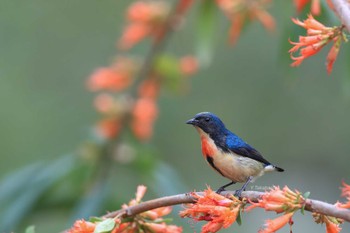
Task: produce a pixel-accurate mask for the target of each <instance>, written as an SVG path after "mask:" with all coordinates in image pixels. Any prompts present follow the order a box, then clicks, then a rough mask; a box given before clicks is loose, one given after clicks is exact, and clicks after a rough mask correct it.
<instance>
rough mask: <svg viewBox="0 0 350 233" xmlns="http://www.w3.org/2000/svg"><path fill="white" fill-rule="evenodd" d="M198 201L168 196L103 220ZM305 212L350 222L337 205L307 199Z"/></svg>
mask: <svg viewBox="0 0 350 233" xmlns="http://www.w3.org/2000/svg"><path fill="white" fill-rule="evenodd" d="M197 194H199V195H203V193H202V192H197ZM229 194H230V195H233V194H234V191H225V192H222V195H229ZM262 195H264V193H263V192H257V191H245V192H242V197H245V198H248V199H249V200H250V201H252V202H257V201H258V200H259V199H260V198H261V196H262ZM195 202H196V199H195V198H194V197H193V196H192V195H190V194H189V193H186V194H177V195H173V196H166V197H161V198H157V199H153V200H150V201H145V202H142V203H140V204H138V205H135V206H131V207H128V208H126V209H122V210H117V211H114V212H110V213H108V214H106V215H104V216H102V217H103V218H113V217H116V216H118V217H130V216H134V215H137V214H140V213H143V212H145V211H148V210H152V209H156V208H159V207H164V206H173V205H179V204H187V203H195ZM305 210H306V211H310V212H317V213H320V214H323V215H328V216H333V217H336V218H340V219H343V220H345V221H347V222H350V210H348V209H343V208H339V207H336V206H335V205H332V204H329V203H326V202H323V201H319V200H313V199H306V202H305Z"/></svg>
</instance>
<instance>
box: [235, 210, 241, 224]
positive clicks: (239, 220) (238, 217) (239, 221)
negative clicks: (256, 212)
mask: <svg viewBox="0 0 350 233" xmlns="http://www.w3.org/2000/svg"><path fill="white" fill-rule="evenodd" d="M236 222H237V224H238V225H239V226H241V225H242V211H241V210H239V211H238V216H237V219H236Z"/></svg>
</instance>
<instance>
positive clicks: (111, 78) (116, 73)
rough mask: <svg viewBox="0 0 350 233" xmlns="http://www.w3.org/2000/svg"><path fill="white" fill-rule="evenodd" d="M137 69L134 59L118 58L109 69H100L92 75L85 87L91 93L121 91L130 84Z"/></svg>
mask: <svg viewBox="0 0 350 233" xmlns="http://www.w3.org/2000/svg"><path fill="white" fill-rule="evenodd" d="M137 69H138V63H137V61H136V60H134V59H130V58H127V57H118V58H117V59H116V60H115V62H114V63H113V64H112V65H111V66H110V67H102V68H99V69H97V70H96V71H95V72H93V73H92V75H91V76H90V78H89V79H88V82H87V85H88V88H89V89H90V90H91V91H100V90H109V91H121V90H123V89H125V88H127V87H128V86H129V85H130V84H131V83H132V81H133V80H132V77H133V75H134V73H135V72H136V71H137Z"/></svg>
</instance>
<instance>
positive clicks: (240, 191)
mask: <svg viewBox="0 0 350 233" xmlns="http://www.w3.org/2000/svg"><path fill="white" fill-rule="evenodd" d="M242 191H243V189H238V190H236V191H235V194H233V195H234V196H236V197H238V198H240V197H241V195H242Z"/></svg>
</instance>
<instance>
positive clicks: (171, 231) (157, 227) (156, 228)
mask: <svg viewBox="0 0 350 233" xmlns="http://www.w3.org/2000/svg"><path fill="white" fill-rule="evenodd" d="M143 226H145V227H146V228H148V229H149V230H150V231H151V232H152V233H181V232H182V227H178V226H175V225H166V224H165V223H164V222H163V223H145V224H143Z"/></svg>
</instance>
